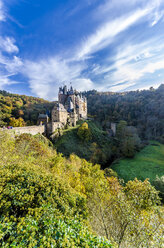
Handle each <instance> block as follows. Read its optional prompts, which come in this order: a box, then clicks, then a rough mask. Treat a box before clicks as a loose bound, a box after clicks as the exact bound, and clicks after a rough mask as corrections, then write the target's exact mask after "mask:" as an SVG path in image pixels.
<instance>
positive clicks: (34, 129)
mask: <svg viewBox="0 0 164 248" xmlns="http://www.w3.org/2000/svg"><path fill="white" fill-rule="evenodd" d="M1 130H5V131H8V132H10V133H14V134H17V135H20V134H22V133H29V134H32V135H35V134H38V133H40V134H43V133H44V132H45V126H44V125H42V126H41V125H40V126H27V127H13V128H12V129H2V128H1Z"/></svg>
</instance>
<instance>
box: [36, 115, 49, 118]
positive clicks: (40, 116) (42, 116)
mask: <svg viewBox="0 0 164 248" xmlns="http://www.w3.org/2000/svg"><path fill="white" fill-rule="evenodd" d="M47 117H48V115H46V114H39V116H38V118H39V119H43V118H47Z"/></svg>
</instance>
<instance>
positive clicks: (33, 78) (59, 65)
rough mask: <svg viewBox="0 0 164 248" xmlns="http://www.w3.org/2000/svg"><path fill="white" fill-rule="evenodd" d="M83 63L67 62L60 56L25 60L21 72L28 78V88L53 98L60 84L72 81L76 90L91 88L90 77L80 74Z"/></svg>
mask: <svg viewBox="0 0 164 248" xmlns="http://www.w3.org/2000/svg"><path fill="white" fill-rule="evenodd" d="M84 69H85V65H84V64H82V63H73V62H68V61H66V60H64V59H61V58H57V57H56V58H55V57H54V58H49V59H45V60H42V61H37V62H32V61H26V62H25V66H24V69H23V71H22V72H23V73H24V74H25V75H26V76H27V77H28V78H29V84H30V88H31V90H32V92H33V93H35V94H36V95H38V96H40V97H43V98H46V99H49V100H54V98H56V97H57V94H58V87H59V86H61V84H64V83H68V82H72V84H73V86H74V87H75V88H77V89H78V90H87V89H92V88H93V83H92V81H91V80H90V79H88V78H84V77H82V76H81V73H82V71H83V70H84Z"/></svg>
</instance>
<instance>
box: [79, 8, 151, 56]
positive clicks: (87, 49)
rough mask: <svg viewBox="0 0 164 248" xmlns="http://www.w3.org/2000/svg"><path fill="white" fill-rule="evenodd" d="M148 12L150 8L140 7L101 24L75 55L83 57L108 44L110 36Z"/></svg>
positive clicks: (110, 39) (124, 28) (113, 35)
mask: <svg viewBox="0 0 164 248" xmlns="http://www.w3.org/2000/svg"><path fill="white" fill-rule="evenodd" d="M149 12H150V9H148V8H145V9H140V10H137V11H135V12H133V13H130V14H128V15H126V16H123V17H120V18H117V19H115V20H114V21H110V22H107V23H105V24H103V25H102V26H101V27H99V28H98V29H97V30H96V32H95V33H94V34H92V35H91V36H89V37H88V38H87V39H86V41H84V45H82V48H80V51H79V53H78V54H77V56H78V57H79V58H85V56H87V55H89V54H92V53H95V52H96V51H98V50H100V49H102V48H104V47H106V46H108V45H109V44H110V43H111V42H112V38H114V37H115V36H116V35H118V34H119V33H120V32H122V31H124V30H126V29H127V28H128V27H130V26H131V25H133V24H134V23H136V22H137V21H138V20H140V19H141V18H142V17H144V16H146V15H147V14H148V13H149Z"/></svg>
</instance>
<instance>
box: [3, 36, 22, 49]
mask: <svg viewBox="0 0 164 248" xmlns="http://www.w3.org/2000/svg"><path fill="white" fill-rule="evenodd" d="M0 50H1V51H5V52H8V53H17V52H18V51H19V49H18V47H17V46H16V45H15V40H14V38H12V37H2V36H0Z"/></svg>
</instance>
